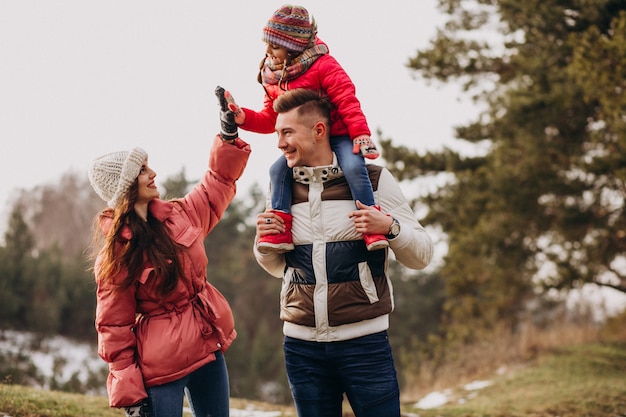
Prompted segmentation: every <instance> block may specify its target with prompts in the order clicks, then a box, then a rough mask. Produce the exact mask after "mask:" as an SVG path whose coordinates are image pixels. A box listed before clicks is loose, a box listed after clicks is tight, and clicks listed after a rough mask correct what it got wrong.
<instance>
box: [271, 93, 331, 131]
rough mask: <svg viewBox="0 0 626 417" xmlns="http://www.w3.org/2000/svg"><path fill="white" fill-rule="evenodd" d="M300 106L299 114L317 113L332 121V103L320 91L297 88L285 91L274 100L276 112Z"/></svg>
mask: <svg viewBox="0 0 626 417" xmlns="http://www.w3.org/2000/svg"><path fill="white" fill-rule="evenodd" d="M295 108H298V115H299V116H302V115H310V114H317V115H319V116H321V117H323V118H324V119H326V122H327V123H330V111H331V109H332V103H331V102H330V99H329V98H328V96H327V95H325V94H324V93H322V92H320V91H316V90H309V89H306V88H296V89H293V90H289V91H285V92H284V93H283V94H281V95H280V96H278V98H277V99H276V100H275V101H274V111H275V112H276V113H286V112H288V111H291V110H293V109H295Z"/></svg>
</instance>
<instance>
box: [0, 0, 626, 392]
mask: <svg viewBox="0 0 626 417" xmlns="http://www.w3.org/2000/svg"><path fill="white" fill-rule="evenodd" d="M440 10H441V11H442V12H443V13H445V14H446V15H447V17H448V19H447V21H446V23H445V24H444V25H443V26H442V27H441V28H440V30H439V31H438V32H437V35H436V36H435V38H433V40H432V41H431V43H430V44H429V45H428V46H427V47H425V48H421V49H419V50H418V51H417V52H416V53H415V54H414V55H413V56H410V57H408V64H407V67H408V68H409V69H410V70H411V71H413V72H414V73H415V75H416V76H418V77H420V78H421V79H422V80H425V81H427V82H433V83H442V84H446V83H461V85H462V88H463V91H464V92H465V94H466V95H467V96H469V97H471V99H472V100H474V101H475V102H476V103H477V106H480V107H481V108H484V109H485V110H484V112H482V113H481V114H480V115H479V116H478V117H477V118H476V119H475V120H473V121H471V122H469V123H467V124H464V125H462V126H458V127H457V129H456V135H457V138H458V139H459V140H461V141H463V142H465V143H466V144H468V146H470V147H475V148H476V152H474V153H471V154H470V155H468V154H463V153H460V152H457V151H455V150H453V149H450V148H444V149H442V150H439V151H432V152H431V151H429V152H421V153H420V152H417V151H415V150H413V149H411V148H409V147H406V146H405V145H397V144H396V143H394V140H393V138H387V137H385V136H384V134H383V133H382V132H379V133H378V143H379V144H380V145H381V146H380V147H381V151H382V156H383V159H384V161H383V162H384V163H385V165H386V166H387V167H388V168H389V169H390V170H391V171H392V172H393V173H394V174H395V175H396V176H397V177H398V178H399V179H401V180H402V181H403V183H402V186H403V189H404V190H405V192H406V194H407V195H408V196H411V198H412V204H413V208H414V210H415V212H416V215H417V216H418V217H419V218H420V221H421V222H422V223H423V224H424V225H426V226H427V227H428V229H429V232H430V233H431V234H432V235H433V236H434V237H436V239H437V240H438V242H441V243H442V244H443V245H444V246H445V248H446V250H445V254H444V255H443V256H442V257H441V260H440V261H439V262H437V264H436V265H433V266H432V267H429V268H428V269H427V270H425V271H421V272H416V271H410V270H406V269H404V268H402V267H401V266H400V265H399V264H397V263H393V262H392V263H391V265H390V274H391V276H392V279H393V282H394V294H395V297H396V311H395V312H394V314H393V315H392V323H391V333H390V339H391V342H392V345H393V347H394V351H395V353H396V358H397V366H398V369H399V373H400V377H401V381H402V384H403V385H402V386H403V391H404V393H405V395H406V393H408V392H411V391H413V390H416V389H417V387H419V386H420V384H431V385H432V384H433V383H436V381H437V380H438V378H441V377H443V376H444V375H445V373H446V372H447V371H449V369H450V368H452V367H456V368H458V369H461V370H463V372H465V374H466V375H465V376H466V377H471V376H474V375H476V374H478V373H480V372H486V371H489V370H493V368H494V367H496V366H499V365H500V364H501V362H502V361H515V360H523V359H525V358H527V357H528V355H532V354H533V352H535V351H536V350H537V349H541V347H542V346H544V344H542V341H544V342H545V341H546V340H548V339H550V338H551V337H550V335H554V334H559V335H563V334H565V332H564V331H563V329H571V328H576V327H578V328H582V327H584V328H585V329H589V327H592V328H598V329H599V328H600V327H599V326H600V324H599V323H597V322H596V321H595V319H596V318H597V317H596V316H593V315H589V314H587V313H589V312H584V311H583V312H580V311H572V310H571V309H568V308H567V303H566V300H567V299H568V297H567V295H568V294H569V293H570V292H571V291H572V290H579V289H581V288H585V287H588V286H590V285H591V286H594V287H597V288H608V289H610V290H611V291H615V292H617V293H620V294H623V293H626V276H625V274H626V258H625V257H624V255H623V252H624V248H625V245H626V228H625V226H626V225H625V222H626V217H625V216H624V212H623V211H624V196H625V193H626V184H625V180H626V136H625V133H626V116H625V115H626V111H625V110H626V94H624V89H626V4H625V3H624V2H623V1H619V0H594V1H589V0H558V1H557V0H548V1H538V0H533V1H528V2H519V1H512V0H500V1H497V0H473V1H470V0H468V1H463V2H461V1H457V0H441V1H440ZM485 31H491V32H493V31H496V32H497V33H499V34H500V37H499V38H498V39H500V41H499V42H496V43H493V38H492V37H489V38H488V39H483V38H482V37H481V34H483V33H485ZM193 183H195V179H188V178H186V175H185V172H184V170H182V171H181V172H180V173H179V174H178V175H175V176H172V177H169V178H168V179H167V180H166V181H164V183H163V184H162V188H163V190H164V193H163V195H164V197H166V198H169V197H175V196H180V195H182V194H183V193H184V192H185V191H186V190H187V189H188V188H189V186H190V185H191V184H193ZM263 191H264V187H263V190H262V189H261V187H260V186H253V187H251V188H250V189H249V190H240V191H239V193H240V196H241V195H242V194H243V196H245V198H242V197H238V198H237V199H236V200H235V201H234V202H233V204H232V205H231V207H230V208H229V210H228V212H227V213H226V215H225V217H224V218H223V220H222V221H221V222H220V224H219V225H218V226H217V227H216V229H215V230H214V232H213V233H212V234H211V235H210V237H209V238H208V239H207V241H206V243H205V245H206V248H207V254H208V256H209V271H208V276H209V280H210V281H211V282H213V283H214V284H215V285H216V286H217V287H218V288H220V290H222V292H223V293H224V294H225V295H226V297H227V298H228V299H229V300H230V302H231V304H232V306H233V310H234V313H235V318H236V321H237V325H238V331H239V337H238V339H237V342H236V343H235V344H233V347H232V348H231V350H230V351H229V357H228V361H229V370H230V373H231V383H232V386H233V387H232V388H233V395H234V396H245V397H247V398H260V399H266V400H268V399H269V400H272V401H277V402H286V401H289V394H288V389H287V387H286V381H285V378H284V369H283V367H282V349H281V342H282V338H281V323H280V321H279V320H278V293H279V288H280V280H277V279H274V278H271V277H269V276H267V274H266V273H264V272H263V271H262V270H261V269H260V268H259V267H258V265H257V264H256V262H255V260H254V258H253V255H252V252H251V249H250V246H251V242H252V239H253V235H254V218H255V215H256V213H258V212H259V211H262V209H263V204H264V192H263ZM11 205H12V210H11V212H10V216H9V220H8V225H7V228H6V230H7V231H6V233H5V236H4V246H2V247H0V328H2V329H15V330H25V331H32V332H36V333H38V334H41V335H42V337H43V336H45V335H54V334H62V335H65V336H69V337H73V338H76V339H80V340H87V341H93V340H95V334H94V330H93V313H94V308H95V305H94V302H95V300H94V284H93V278H92V276H91V274H90V272H89V266H90V265H89V263H88V261H87V260H86V258H85V248H86V247H87V246H88V243H89V239H90V232H91V224H92V220H93V218H94V215H95V214H96V213H97V212H98V211H99V210H100V209H102V202H101V201H100V200H99V199H98V198H97V197H96V196H95V194H93V192H92V191H91V189H90V187H89V184H88V183H86V180H85V178H84V177H83V176H80V175H76V174H75V173H71V172H70V173H68V174H67V175H65V176H64V177H63V178H62V179H61V180H60V181H59V183H58V184H47V185H42V186H37V187H35V188H34V189H31V190H25V191H23V192H21V193H18V195H17V196H16V198H15V199H14V201H12V203H11ZM625 319H626V317H624V315H621V316H620V315H618V316H616V317H614V318H612V319H611V320H609V321H608V322H607V321H603V322H602V325H603V326H605V327H604V328H603V329H604V332H603V333H602V334H604V335H606V334H607V333H606V329H607V327H606V326H607V325H608V326H609V327H608V328H609V329H613V331H612V332H611V331H609V333H608V334H610V335H611V337H615V338H622V339H623V338H624V334H623V333H624V332H623V331H621V330H619V329H621V328H623V327H624V326H623V321H624V320H625ZM607 323H608V324H607ZM620 323H621V324H620ZM592 333H593V332H592ZM530 334H533V335H535V337H533V338H532V339H530V340H531V342H528V341H529V335H530ZM578 334H580V332H578ZM585 334H589V333H588V332H586V333H585ZM598 334H600V333H598ZM603 337H606V336H603ZM568 341H579V340H576V339H563V340H561V342H562V343H565V342H568ZM545 344H546V345H547V344H548V343H547V342H545ZM511 346H515V347H516V348H515V349H511ZM495 347H501V348H502V351H503V352H499V351H497V352H496V349H495ZM481 352H482V355H480V353H481ZM496 353H500V354H499V355H497V354H496ZM480 358H482V359H480ZM94 360H98V359H97V358H94ZM1 370H2V372H3V373H4V375H0V379H2V377H3V376H6V375H11V376H12V381H13V382H16V383H22V382H25V383H26V382H28V381H29V377H28V372H21V373H17V372H15V370H7V369H6V368H4V367H3V368H1ZM20 375H21V376H23V380H20ZM268 387H271V390H270V389H268ZM72 389H75V390H76V389H78V390H80V389H84V388H81V387H73V388H72ZM268 392H271V394H268ZM268 396H269V397H271V398H268Z"/></svg>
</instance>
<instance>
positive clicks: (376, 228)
mask: <svg viewBox="0 0 626 417" xmlns="http://www.w3.org/2000/svg"><path fill="white" fill-rule="evenodd" d="M356 206H357V210H354V211H351V212H350V214H349V215H348V216H349V217H350V218H351V219H352V221H353V222H354V227H355V228H356V231H357V232H359V233H363V234H365V235H374V234H381V235H385V234H387V233H389V228H390V227H391V223H393V219H392V218H391V217H390V216H387V215H386V214H384V213H382V212H381V211H380V209H379V208H378V207H377V206H366V205H365V204H363V203H361V202H360V201H359V200H357V201H356Z"/></svg>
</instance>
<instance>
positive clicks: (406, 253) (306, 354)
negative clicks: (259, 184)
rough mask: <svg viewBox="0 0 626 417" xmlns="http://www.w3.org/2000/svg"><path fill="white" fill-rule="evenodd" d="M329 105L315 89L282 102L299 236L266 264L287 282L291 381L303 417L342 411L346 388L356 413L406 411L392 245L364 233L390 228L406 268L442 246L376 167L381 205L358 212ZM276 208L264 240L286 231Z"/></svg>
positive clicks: (261, 258) (264, 219)
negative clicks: (396, 354)
mask: <svg viewBox="0 0 626 417" xmlns="http://www.w3.org/2000/svg"><path fill="white" fill-rule="evenodd" d="M330 108H331V104H330V101H329V100H328V99H327V98H326V97H324V96H322V95H320V94H319V93H318V92H315V91H312V90H304V89H295V90H291V91H287V92H285V93H284V94H283V95H281V96H280V97H279V98H278V99H277V100H276V101H275V103H274V109H275V110H276V112H277V113H278V118H277V120H276V132H277V133H278V148H279V149H280V150H281V151H282V152H283V154H284V156H285V158H286V159H287V164H288V165H289V167H292V168H294V170H293V171H294V181H293V199H292V206H291V210H292V214H293V225H292V233H293V242H294V245H295V249H294V250H293V251H291V252H287V253H282V254H278V253H269V254H262V253H260V252H259V251H258V250H257V248H256V247H255V249H254V252H255V256H256V259H257V261H258V262H259V264H260V265H261V266H262V267H263V268H264V269H265V270H266V271H267V272H268V273H270V274H271V275H274V276H276V277H282V278H283V280H284V281H283V288H282V291H281V302H280V306H281V312H280V318H281V319H282V320H283V321H284V326H283V332H284V335H285V340H284V351H285V363H286V368H287V377H288V379H289V384H290V387H291V391H292V396H293V398H294V402H295V405H296V408H297V411H298V416H300V417H313V416H315V417H319V416H333V417H338V416H341V402H342V398H343V394H344V393H345V394H346V396H347V398H348V400H349V402H350V405H351V407H352V410H353V411H354V413H355V415H356V416H357V417H399V416H400V392H399V387H398V381H397V377H396V371H395V368H394V364H393V357H392V354H391V347H390V345H389V341H388V338H387V329H388V327H389V313H391V311H392V310H393V291H392V287H391V282H390V280H389V277H388V276H387V257H388V249H381V250H376V251H368V250H367V248H366V246H365V243H364V241H363V234H368V233H369V234H384V235H387V238H388V239H389V245H390V248H391V250H393V252H394V254H395V258H396V259H397V260H398V261H399V262H400V263H402V264H403V265H405V266H407V267H409V268H414V269H422V268H425V267H426V266H427V265H428V264H429V263H430V260H431V258H432V253H433V244H432V240H431V239H430V237H429V236H428V235H427V234H426V232H425V230H424V228H423V227H422V226H421V225H420V224H419V222H418V221H417V220H416V218H415V215H414V213H413V211H412V210H411V208H410V206H409V205H408V202H407V200H406V198H405V197H404V195H403V194H402V192H401V190H400V188H399V186H398V184H397V182H396V181H395V179H394V178H393V177H392V175H391V174H390V173H389V171H387V170H386V169H384V168H381V167H378V166H373V165H368V171H369V176H370V179H371V181H372V185H373V187H374V190H375V197H376V200H377V203H378V204H379V208H380V210H378V208H377V207H373V206H372V207H369V206H365V205H362V204H360V202H357V209H355V207H354V202H353V200H352V196H351V194H350V189H349V187H348V184H347V182H346V180H345V178H344V177H343V174H342V172H341V169H340V168H339V165H338V164H337V159H336V157H335V155H334V153H333V152H332V150H331V147H330V141H329V123H330V120H329V115H330ZM284 230H285V225H284V223H283V220H282V219H281V218H280V217H279V216H277V215H276V214H274V213H273V212H271V211H269V210H268V211H266V212H264V213H261V214H259V215H258V216H257V238H256V239H255V241H257V240H258V238H259V237H262V236H265V235H268V234H273V233H281V232H283V231H284Z"/></svg>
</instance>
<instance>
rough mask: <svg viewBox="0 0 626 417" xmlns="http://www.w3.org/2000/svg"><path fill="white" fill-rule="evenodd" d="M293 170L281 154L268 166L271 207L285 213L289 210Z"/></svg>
mask: <svg viewBox="0 0 626 417" xmlns="http://www.w3.org/2000/svg"><path fill="white" fill-rule="evenodd" d="M292 178H293V171H292V169H291V168H289V167H288V166H287V160H286V159H285V157H284V156H281V157H280V158H278V159H277V160H276V162H274V163H273V164H272V166H271V167H270V198H271V203H272V208H273V209H274V210H280V211H283V212H285V213H290V212H291V180H292Z"/></svg>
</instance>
